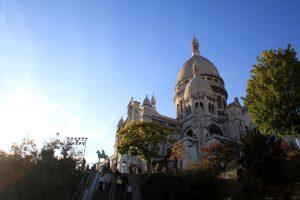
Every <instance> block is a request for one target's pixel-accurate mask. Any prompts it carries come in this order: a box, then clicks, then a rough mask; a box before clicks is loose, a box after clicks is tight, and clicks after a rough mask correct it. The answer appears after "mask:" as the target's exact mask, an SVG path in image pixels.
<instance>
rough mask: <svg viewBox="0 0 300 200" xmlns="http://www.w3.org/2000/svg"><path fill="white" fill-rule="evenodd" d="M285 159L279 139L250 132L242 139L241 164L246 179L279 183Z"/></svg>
mask: <svg viewBox="0 0 300 200" xmlns="http://www.w3.org/2000/svg"><path fill="white" fill-rule="evenodd" d="M285 158H286V153H285V150H284V148H283V145H282V140H281V139H280V138H279V137H276V136H274V135H263V134H256V133H254V132H249V133H247V134H246V135H245V136H244V137H242V139H241V157H240V159H239V163H240V165H241V167H242V170H243V175H242V177H244V178H247V179H249V177H254V178H257V179H260V180H261V181H262V182H263V183H265V184H274V183H277V182H278V181H279V180H280V179H281V178H280V176H281V175H282V172H283V164H284V160H285Z"/></svg>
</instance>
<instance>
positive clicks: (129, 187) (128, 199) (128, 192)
mask: <svg viewBox="0 0 300 200" xmlns="http://www.w3.org/2000/svg"><path fill="white" fill-rule="evenodd" d="M131 199H132V185H131V183H128V184H127V187H126V200H131Z"/></svg>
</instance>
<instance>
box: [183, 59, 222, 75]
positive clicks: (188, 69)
mask: <svg viewBox="0 0 300 200" xmlns="http://www.w3.org/2000/svg"><path fill="white" fill-rule="evenodd" d="M194 62H197V63H198V64H199V67H200V69H199V70H200V73H201V74H210V75H213V76H217V77H220V74H219V72H218V70H217V68H216V67H215V65H214V64H213V63H212V62H211V61H209V60H208V59H206V58H204V57H202V56H200V55H193V56H192V57H191V58H190V59H188V60H187V61H186V62H185V63H184V64H183V66H182V68H181V70H180V72H179V75H178V77H177V81H182V80H184V79H186V78H190V77H193V63H194Z"/></svg>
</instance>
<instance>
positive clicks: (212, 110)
mask: <svg viewBox="0 0 300 200" xmlns="http://www.w3.org/2000/svg"><path fill="white" fill-rule="evenodd" d="M211 112H212V113H214V112H215V106H214V104H212V105H211Z"/></svg>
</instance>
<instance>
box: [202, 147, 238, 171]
mask: <svg viewBox="0 0 300 200" xmlns="http://www.w3.org/2000/svg"><path fill="white" fill-rule="evenodd" d="M201 151H202V152H203V153H204V156H203V161H202V165H203V167H208V168H212V169H213V170H215V171H216V172H223V171H225V170H226V169H227V167H228V166H229V165H230V163H233V162H234V161H236V160H237V157H238V156H237V148H236V147H233V146H232V145H229V144H220V143H213V144H211V145H209V146H207V147H203V148H201Z"/></svg>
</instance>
